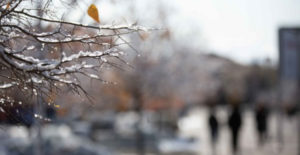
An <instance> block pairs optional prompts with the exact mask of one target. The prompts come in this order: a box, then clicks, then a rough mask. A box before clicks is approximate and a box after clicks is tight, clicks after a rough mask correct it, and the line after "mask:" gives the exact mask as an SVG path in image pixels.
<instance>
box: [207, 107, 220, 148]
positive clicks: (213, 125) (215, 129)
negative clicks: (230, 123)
mask: <svg viewBox="0 0 300 155" xmlns="http://www.w3.org/2000/svg"><path fill="white" fill-rule="evenodd" d="M208 124H209V128H210V134H211V142H212V152H213V154H216V142H217V139H218V134H219V123H218V120H217V117H216V112H215V108H214V107H210V114H209V117H208Z"/></svg>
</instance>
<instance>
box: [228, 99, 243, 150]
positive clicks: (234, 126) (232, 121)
mask: <svg viewBox="0 0 300 155" xmlns="http://www.w3.org/2000/svg"><path fill="white" fill-rule="evenodd" d="M228 124H229V127H230V131H231V142H232V150H233V153H234V154H236V153H237V152H238V140H239V131H240V128H241V125H242V118H241V112H240V109H239V106H238V104H234V105H233V109H232V112H231V114H230V115H229V119H228Z"/></svg>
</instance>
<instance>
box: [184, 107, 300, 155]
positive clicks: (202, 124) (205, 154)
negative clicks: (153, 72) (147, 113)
mask: <svg viewBox="0 0 300 155" xmlns="http://www.w3.org/2000/svg"><path fill="white" fill-rule="evenodd" d="M207 117H208V111H207V110H206V109H204V108H202V109H195V110H194V111H193V112H191V113H190V115H189V119H187V120H186V121H187V122H188V120H190V121H191V122H193V124H194V125H191V126H189V127H188V125H186V126H185V128H184V127H183V132H182V133H181V134H182V135H183V136H191V135H192V136H196V137H198V139H199V140H200V142H199V143H200V144H199V152H198V154H202V155H210V154H212V151H211V150H212V149H211V145H210V137H209V136H210V135H209V131H208V126H207ZM227 117H228V116H227V112H226V110H224V109H223V110H222V109H220V110H219V111H218V118H219V119H220V121H221V124H222V125H221V130H220V137H219V142H218V144H217V146H216V155H231V154H232V153H231V146H230V144H231V141H230V138H231V137H230V132H229V128H228V127H227V124H226V122H227ZM281 118H282V120H283V121H282V131H283V145H280V143H278V138H277V116H276V115H275V114H271V115H270V117H269V138H268V141H267V143H266V144H265V145H263V146H259V144H258V138H257V135H256V128H255V120H254V113H253V112H252V111H244V113H243V126H242V131H241V136H240V155H298V154H297V153H298V152H297V151H298V134H299V133H300V132H299V131H298V128H297V118H296V117H293V118H287V117H286V116H282V117H281ZM192 120H193V121H192ZM196 120H197V121H199V124H198V125H197V124H196V123H195V122H196ZM186 124H189V123H186ZM280 148H281V149H280Z"/></svg>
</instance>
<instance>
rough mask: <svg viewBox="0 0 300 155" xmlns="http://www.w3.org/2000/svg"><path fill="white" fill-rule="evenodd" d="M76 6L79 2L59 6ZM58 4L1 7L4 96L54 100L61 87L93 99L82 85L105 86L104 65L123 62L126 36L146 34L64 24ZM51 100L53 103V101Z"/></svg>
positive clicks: (16, 1) (47, 0) (48, 0)
mask: <svg viewBox="0 0 300 155" xmlns="http://www.w3.org/2000/svg"><path fill="white" fill-rule="evenodd" d="M59 2H60V3H64V4H68V5H74V4H76V0H70V1H68V0H65V1H63V0H60V1H59ZM54 3H58V2H57V1H53V0H41V1H34V0H4V1H1V2H0V78H1V83H0V90H1V91H2V94H4V95H3V97H4V98H2V100H3V102H4V100H7V98H8V97H7V96H8V92H9V91H8V90H13V89H14V88H17V89H20V90H21V92H26V93H25V94H28V93H29V94H31V96H37V95H38V93H40V95H41V96H43V97H47V98H51V93H49V92H58V91H59V90H60V86H67V87H69V88H70V90H72V91H74V92H76V93H78V94H82V93H83V94H85V95H86V96H88V93H87V92H86V91H85V89H84V88H83V87H82V84H81V81H82V79H86V78H90V79H96V80H100V81H103V80H102V79H101V76H100V71H101V70H102V69H103V67H104V66H105V65H112V66H114V65H115V62H116V60H117V61H118V62H124V61H123V60H122V55H123V54H124V51H123V50H122V48H121V45H124V44H125V45H128V41H127V40H126V39H124V35H128V34H132V33H134V32H137V31H147V30H149V29H146V28H144V27H141V26H138V25H135V24H132V25H101V24H98V23H97V24H93V25H84V24H80V23H76V22H69V21H66V20H63V16H60V17H57V16H59V15H58V13H57V12H59V11H58V10H51V7H50V6H51V5H53V4H54ZM50 100H51V99H50Z"/></svg>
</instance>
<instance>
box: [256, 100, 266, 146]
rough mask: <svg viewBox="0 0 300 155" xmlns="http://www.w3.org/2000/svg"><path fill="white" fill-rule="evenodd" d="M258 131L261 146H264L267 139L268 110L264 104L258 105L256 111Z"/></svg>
mask: <svg viewBox="0 0 300 155" xmlns="http://www.w3.org/2000/svg"><path fill="white" fill-rule="evenodd" d="M255 120H256V129H257V132H258V138H259V145H263V144H264V143H265V141H266V139H267V131H268V128H267V127H268V126H267V125H268V122H267V121H268V109H267V107H266V106H265V105H264V104H263V103H260V104H258V106H257V108H256V110H255Z"/></svg>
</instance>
